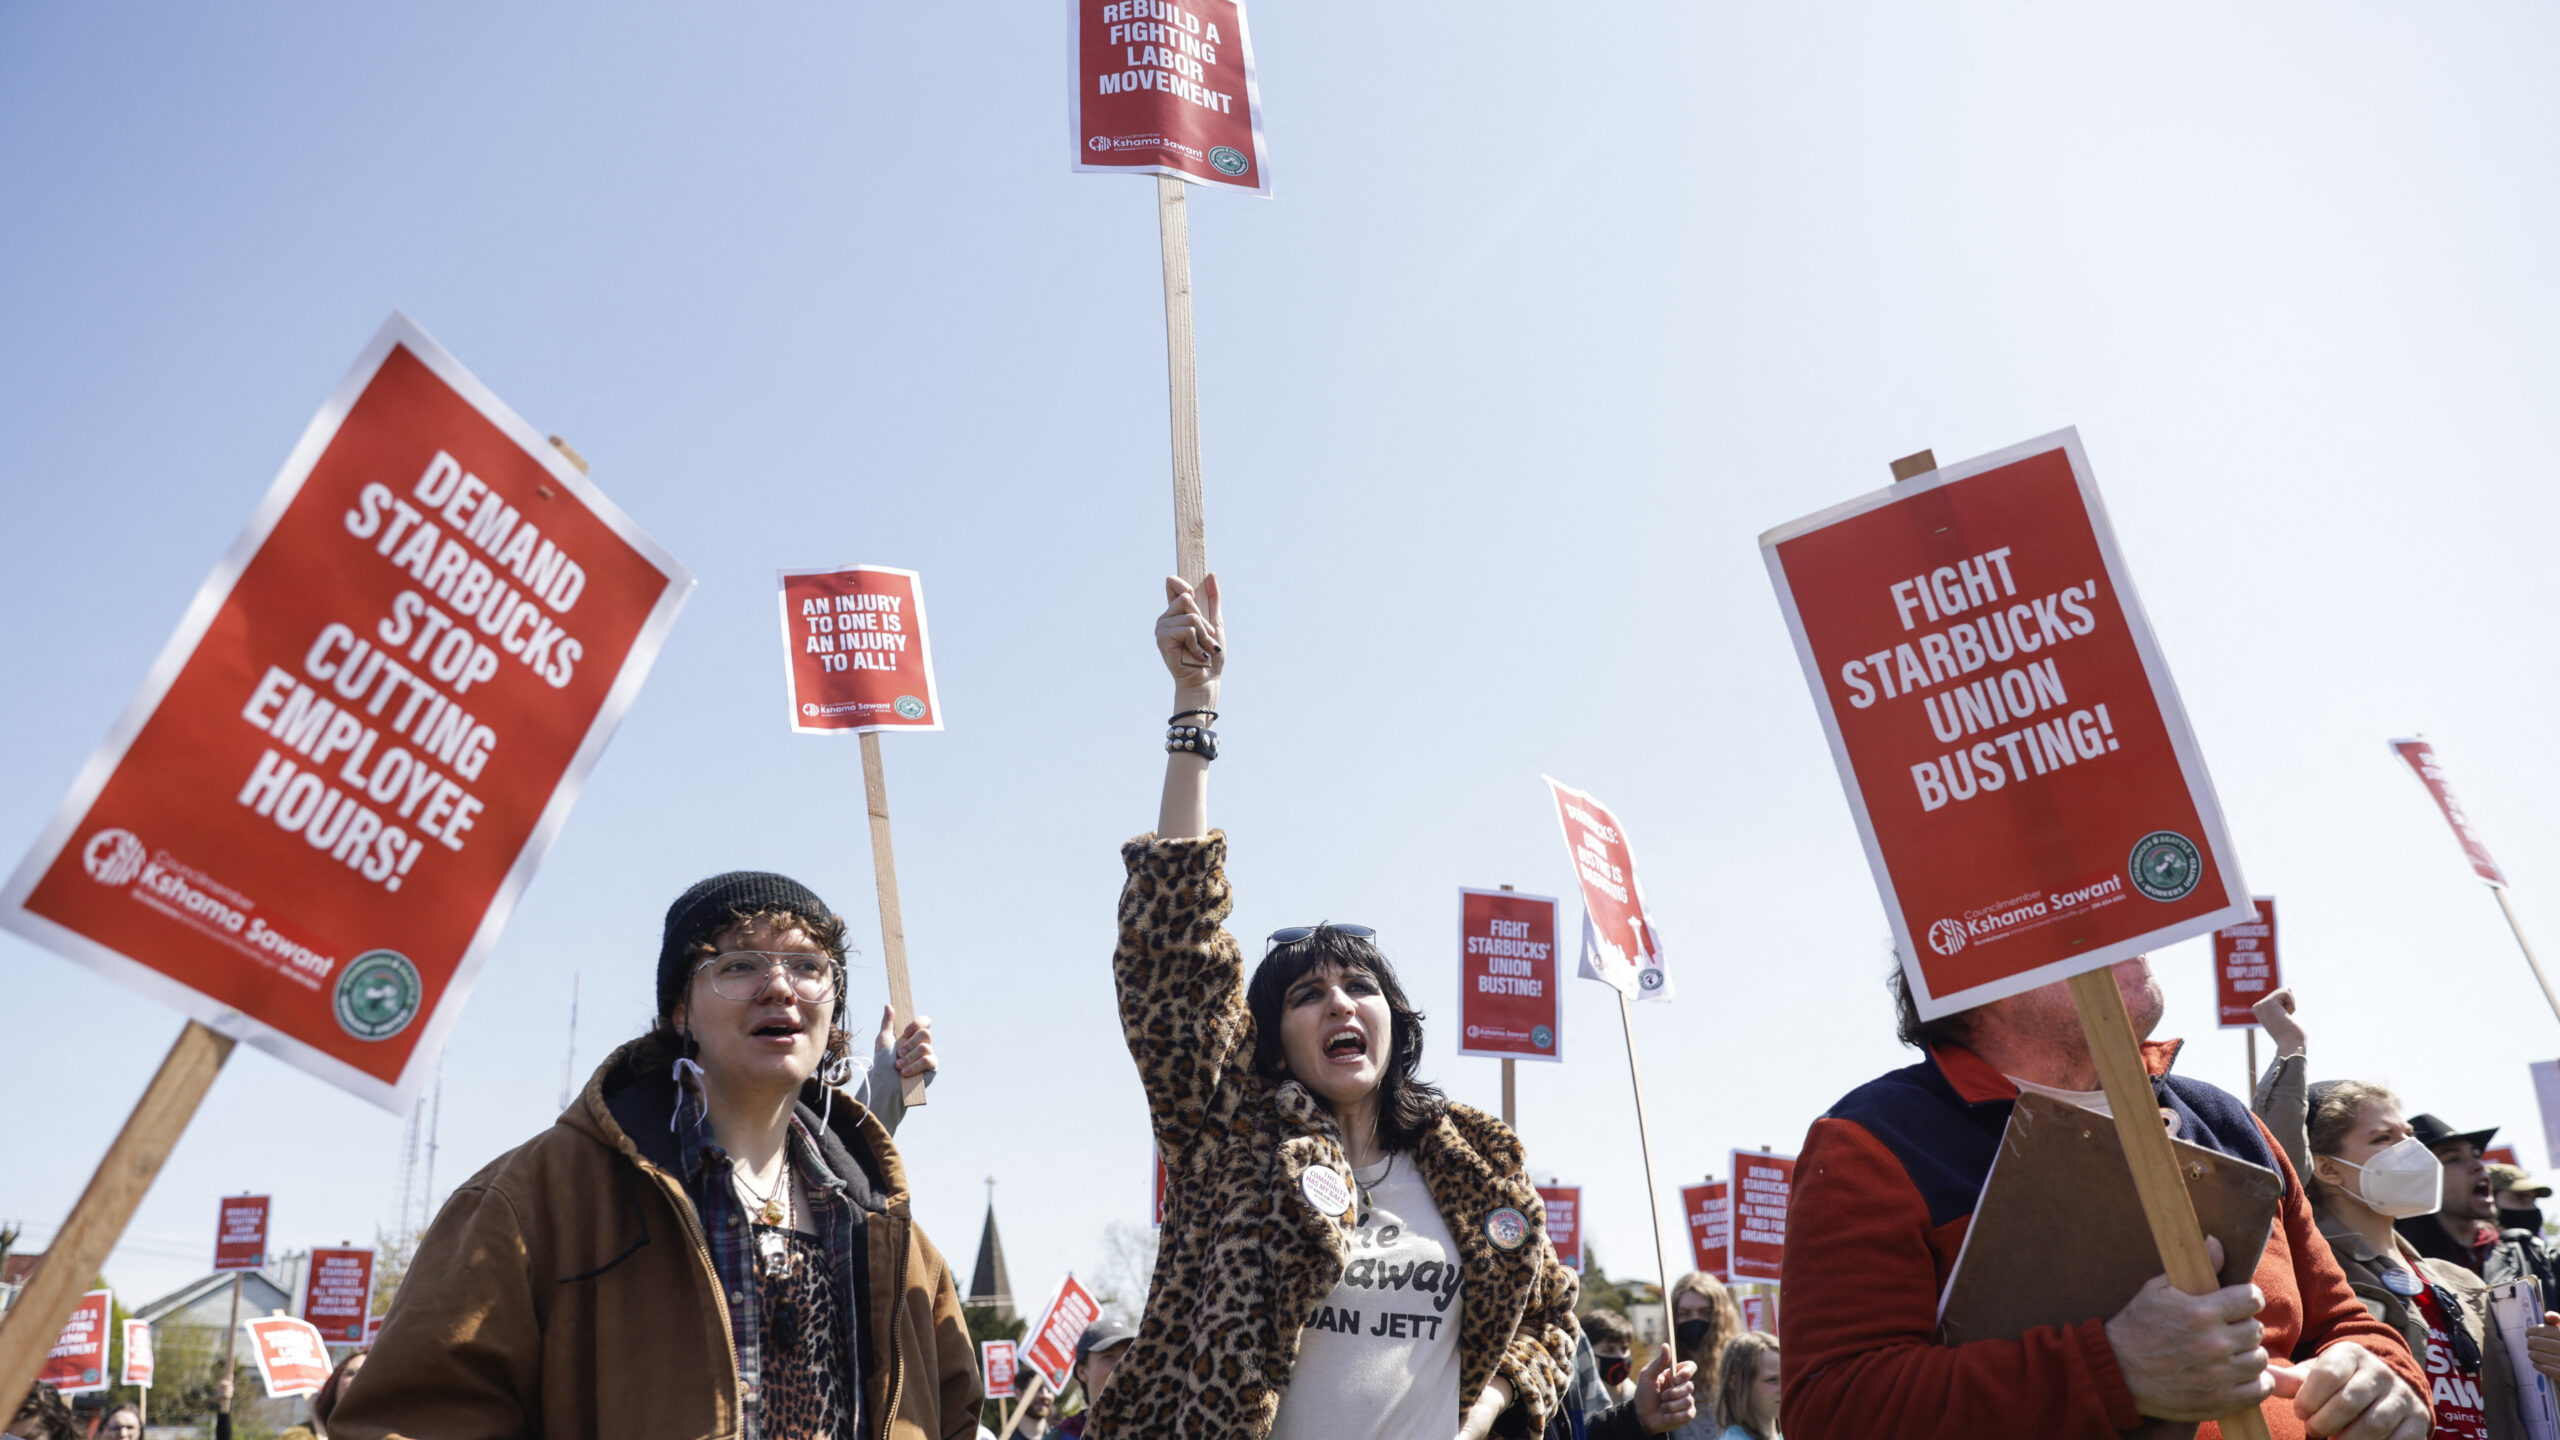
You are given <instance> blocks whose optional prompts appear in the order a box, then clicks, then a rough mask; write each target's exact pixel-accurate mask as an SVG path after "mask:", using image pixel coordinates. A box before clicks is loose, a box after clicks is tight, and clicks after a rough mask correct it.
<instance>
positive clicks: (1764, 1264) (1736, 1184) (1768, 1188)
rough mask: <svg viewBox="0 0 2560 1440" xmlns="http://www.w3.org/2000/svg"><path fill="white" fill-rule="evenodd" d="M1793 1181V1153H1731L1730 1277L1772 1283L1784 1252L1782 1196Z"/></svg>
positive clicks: (1742, 1151) (1785, 1207)
mask: <svg viewBox="0 0 2560 1440" xmlns="http://www.w3.org/2000/svg"><path fill="white" fill-rule="evenodd" d="M1795 1183H1796V1157H1794V1156H1793V1155H1771V1154H1769V1153H1768V1152H1766V1151H1761V1150H1736V1151H1734V1152H1733V1201H1732V1210H1733V1276H1732V1278H1733V1279H1735V1280H1738V1281H1741V1280H1765V1281H1769V1282H1771V1283H1773V1284H1774V1283H1776V1281H1777V1279H1778V1267H1779V1265H1780V1263H1781V1262H1782V1261H1784V1260H1785V1259H1786V1254H1787V1196H1788V1194H1789V1193H1790V1192H1792V1191H1793V1190H1794V1189H1795Z"/></svg>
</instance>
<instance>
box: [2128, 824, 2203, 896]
mask: <svg viewBox="0 0 2560 1440" xmlns="http://www.w3.org/2000/svg"><path fill="white" fill-rule="evenodd" d="M2124 871H2125V878H2127V879H2129V880H2131V881H2132V882H2133V888H2134V889H2136V890H2139V891H2141V892H2142V893H2143V894H2144V895H2145V896H2147V897H2148V898H2150V899H2153V900H2184V899H2185V898H2187V896H2189V895H2191V894H2193V893H2195V888H2196V885H2197V884H2198V883H2199V882H2201V881H2202V880H2203V879H2204V854H2203V852H2202V851H2199V850H2198V849H2196V842H2194V841H2193V840H2190V839H2188V838H2187V837H2186V836H2184V835H2181V834H2179V833H2178V832H2177V831H2175V830H2154V831H2152V832H2151V833H2150V834H2148V835H2145V836H2143V837H2142V838H2141V839H2139V840H2136V841H2135V842H2133V854H2132V855H2131V856H2130V857H2128V858H2127V859H2126V860H2125V865H2124Z"/></svg>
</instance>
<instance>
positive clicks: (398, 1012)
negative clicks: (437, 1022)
mask: <svg viewBox="0 0 2560 1440" xmlns="http://www.w3.org/2000/svg"><path fill="white" fill-rule="evenodd" d="M425 991H426V987H425V986H423V985H421V984H419V983H418V967H417V966H415V965H412V964H410V963H409V957H408V956H406V955H403V954H401V953H400V952H399V951H397V950H367V951H366V952H364V953H363V954H361V955H359V956H357V957H356V958H355V959H354V960H353V961H351V962H349V963H348V965H347V968H346V972H345V973H344V974H342V975H340V976H339V977H338V993H337V996H336V998H335V999H334V1001H333V1002H332V1004H331V1006H330V1008H331V1009H333V1010H335V1011H337V1014H338V1028H339V1029H341V1030H344V1031H346V1032H347V1033H348V1034H350V1035H353V1036H354V1037H356V1038H357V1039H359V1040H388V1039H390V1038H391V1037H392V1036H394V1035H397V1034H399V1033H400V1032H401V1031H403V1030H406V1029H408V1028H409V1022H410V1021H412V1020H415V1019H417V1018H418V1002H419V1000H420V998H421V997H422V996H423V995H424V994H425Z"/></svg>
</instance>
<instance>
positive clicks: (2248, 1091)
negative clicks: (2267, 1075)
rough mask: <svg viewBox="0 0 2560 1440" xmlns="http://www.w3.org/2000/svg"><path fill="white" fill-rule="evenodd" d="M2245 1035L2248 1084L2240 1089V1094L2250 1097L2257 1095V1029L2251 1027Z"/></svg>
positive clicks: (2253, 1026)
mask: <svg viewBox="0 0 2560 1440" xmlns="http://www.w3.org/2000/svg"><path fill="white" fill-rule="evenodd" d="M2246 1033H2247V1035H2248V1037H2249V1083H2248V1084H2246V1085H2243V1086H2241V1087H2240V1093H2241V1094H2242V1095H2243V1096H2250V1095H2255V1094H2257V1093H2258V1027H2257V1026H2255V1025H2252V1026H2250V1027H2249V1028H2248V1030H2247V1032H2246Z"/></svg>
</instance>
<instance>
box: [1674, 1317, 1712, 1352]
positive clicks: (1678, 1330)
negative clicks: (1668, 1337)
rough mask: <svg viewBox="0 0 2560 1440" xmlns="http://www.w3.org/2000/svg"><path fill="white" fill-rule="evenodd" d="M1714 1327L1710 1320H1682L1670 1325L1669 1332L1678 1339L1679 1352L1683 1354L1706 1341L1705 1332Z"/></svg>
mask: <svg viewBox="0 0 2560 1440" xmlns="http://www.w3.org/2000/svg"><path fill="white" fill-rule="evenodd" d="M1714 1328H1715V1322H1714V1321H1712V1320H1683V1321H1681V1322H1680V1323H1679V1324H1677V1325H1674V1326H1672V1327H1671V1333H1672V1335H1673V1337H1674V1338H1676V1339H1678V1340H1679V1342H1680V1352H1681V1353H1682V1354H1684V1355H1685V1354H1687V1353H1689V1352H1690V1351H1693V1350H1695V1349H1697V1348H1698V1347H1699V1346H1701V1345H1704V1344H1705V1343H1707V1332H1708V1331H1710V1330H1713V1329H1714Z"/></svg>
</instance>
